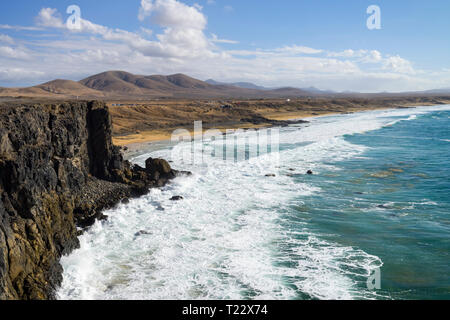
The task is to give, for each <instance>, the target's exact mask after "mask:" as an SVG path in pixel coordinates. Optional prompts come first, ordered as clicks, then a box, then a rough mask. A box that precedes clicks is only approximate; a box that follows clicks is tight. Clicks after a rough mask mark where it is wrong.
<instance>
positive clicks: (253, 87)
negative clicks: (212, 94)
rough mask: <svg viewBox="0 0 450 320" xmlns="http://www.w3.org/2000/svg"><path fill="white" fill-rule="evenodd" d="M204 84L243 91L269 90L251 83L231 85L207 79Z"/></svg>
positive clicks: (234, 83)
mask: <svg viewBox="0 0 450 320" xmlns="http://www.w3.org/2000/svg"><path fill="white" fill-rule="evenodd" d="M205 82H207V83H209V84H212V85H216V86H217V85H225V86H235V87H239V88H244V89H256V90H270V89H269V88H266V87H262V86H258V85H256V84H254V83H251V82H233V83H225V82H219V81H215V80H213V79H208V80H206V81H205Z"/></svg>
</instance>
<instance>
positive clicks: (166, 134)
mask: <svg viewBox="0 0 450 320" xmlns="http://www.w3.org/2000/svg"><path fill="white" fill-rule="evenodd" d="M429 106H430V107H431V106H434V105H429ZM416 107H420V105H417V106H416V105H415V106H408V107H406V106H405V107H397V108H392V107H386V108H359V109H356V110H352V111H350V112H346V113H342V112H327V111H325V112H320V111H318V112H305V111H298V112H279V113H273V114H265V116H266V118H267V119H269V120H273V121H279V122H280V123H283V122H285V124H290V123H291V122H292V121H305V122H307V121H308V119H312V118H316V117H326V116H333V115H340V114H353V113H359V112H367V111H374V110H395V109H404V108H416ZM292 123H295V122H292ZM273 126H275V125H270V124H252V123H230V124H229V125H228V126H224V125H223V124H222V125H217V126H214V125H213V124H206V127H205V128H203V132H205V131H207V130H208V129H211V128H214V129H218V130H220V131H222V132H223V133H225V131H226V130H227V129H263V128H270V127H273ZM177 129H186V130H187V131H189V133H190V134H191V136H193V134H194V130H192V124H191V126H190V127H181V126H180V127H174V128H170V129H167V130H149V131H143V132H139V133H136V134H130V135H125V136H113V137H112V140H113V143H114V145H117V146H119V147H121V148H122V153H123V155H124V158H125V159H127V160H129V159H131V158H133V157H135V156H138V155H140V153H141V152H143V151H144V150H145V149H147V150H148V148H149V147H153V148H156V149H157V148H158V145H161V146H167V145H170V144H171V143H172V141H171V138H172V133H173V132H174V131H175V130H177Z"/></svg>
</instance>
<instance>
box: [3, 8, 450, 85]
mask: <svg viewBox="0 0 450 320" xmlns="http://www.w3.org/2000/svg"><path fill="white" fill-rule="evenodd" d="M72 5H76V6H78V8H79V9H80V15H79V19H78V18H74V17H73V13H74V11H73V10H72V11H70V12H69V13H67V9H68V7H69V6H72ZM372 5H375V6H377V8H378V9H379V13H380V14H379V15H378V16H376V17H375V18H376V19H375V18H374V16H373V15H374V14H375V11H370V12H369V13H368V11H367V10H368V8H369V6H372ZM449 16H450V1H448V0H431V1H423V0H420V1H418V0H395V1H392V0H370V1H366V0H341V1H336V0H278V1H274V0H245V1H242V0H193V1H192V0H108V1H106V0H96V1H92V0H69V1H66V0H48V1H38V0H15V1H9V0H8V1H6V0H5V1H1V2H0V86H3V87H17V86H30V85H36V84H39V83H43V82H46V81H50V80H53V79H70V80H81V79H83V78H85V77H87V76H90V75H93V74H96V73H100V72H104V71H108V70H123V71H128V72H131V73H136V74H144V75H152V74H166V75H167V74H174V73H185V74H187V75H189V76H192V77H195V78H198V79H201V80H207V79H210V78H212V79H214V80H216V81H222V82H237V81H248V82H253V83H255V84H258V85H262V86H266V87H281V86H292V87H300V88H305V87H311V86H314V87H317V88H319V89H325V90H335V91H360V92H382V91H388V92H399V91H415V90H427V89H437V88H450V59H449V56H450V19H449ZM368 20H369V22H371V24H370V23H369V25H372V26H373V23H375V22H377V23H379V24H378V26H379V28H375V29H374V28H373V27H371V28H369V27H368Z"/></svg>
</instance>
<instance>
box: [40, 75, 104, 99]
mask: <svg viewBox="0 0 450 320" xmlns="http://www.w3.org/2000/svg"><path fill="white" fill-rule="evenodd" d="M34 88H37V89H42V90H44V91H46V92H49V93H53V94H63V95H77V96H99V97H100V96H104V94H103V93H102V92H100V91H98V90H93V89H91V88H88V87H86V86H84V85H82V84H81V83H79V82H75V81H72V80H61V79H57V80H53V81H50V82H46V83H43V84H41V85H38V86H35V87H34Z"/></svg>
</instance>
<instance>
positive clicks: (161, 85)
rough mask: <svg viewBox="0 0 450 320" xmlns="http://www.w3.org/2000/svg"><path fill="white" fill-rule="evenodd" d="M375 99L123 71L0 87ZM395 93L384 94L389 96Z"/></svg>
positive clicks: (97, 95) (80, 93)
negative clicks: (31, 85)
mask: <svg viewBox="0 0 450 320" xmlns="http://www.w3.org/2000/svg"><path fill="white" fill-rule="evenodd" d="M405 94H414V95H420V94H427V95H439V94H450V89H440V90H429V91H423V92H415V93H405ZM361 95H362V96H367V97H372V96H378V95H381V94H362V93H335V92H333V91H323V90H319V89H317V88H314V87H310V88H306V89H299V88H293V87H284V88H276V89H274V88H265V87H261V86H258V85H255V84H253V83H248V82H236V83H223V82H217V81H215V80H212V79H210V80H207V81H201V80H198V79H195V78H192V77H189V76H187V75H184V74H180V73H178V74H173V75H168V76H164V75H151V76H146V75H136V74H132V73H129V72H125V71H107V72H103V73H99V74H96V75H93V76H90V77H88V78H86V79H83V80H80V81H78V82H76V81H71V80H61V79H58V80H53V81H50V82H46V83H43V84H40V85H36V86H33V87H28V88H0V97H4V98H9V97H14V98H18V97H24V98H28V97H34V98H57V99H63V98H68V99H75V98H76V99H110V100H113V99H121V100H126V99H128V100H130V99H142V100H145V99H156V98H180V99H181V98H187V99H188V98H191V99H211V98H212V99H227V98H232V99H257V98H258V99H259V98H276V99H288V98H289V99H292V98H301V97H323V96H361ZM391 95H395V94H387V93H386V94H384V96H391Z"/></svg>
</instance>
